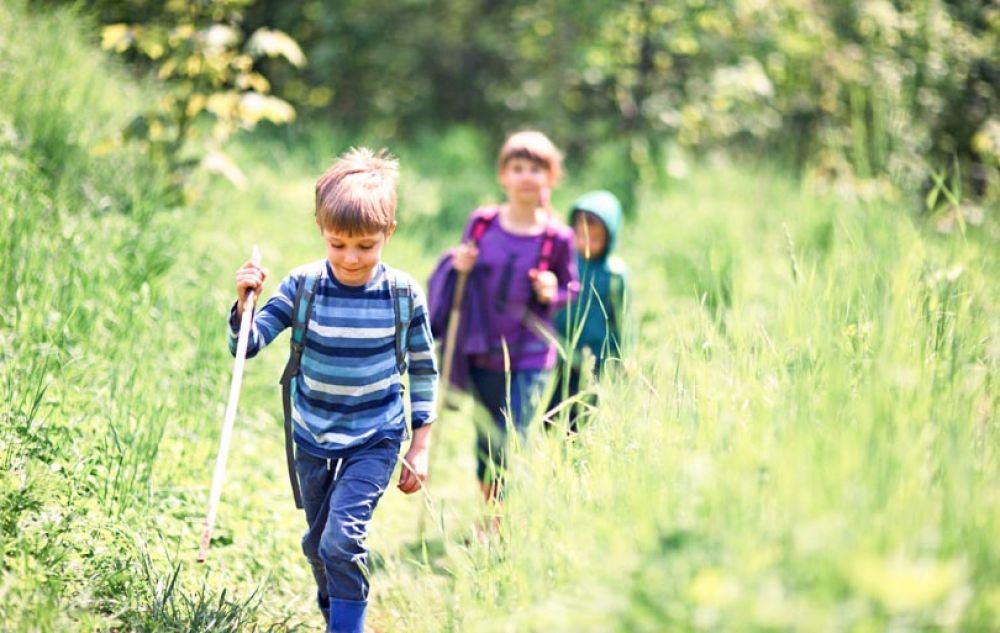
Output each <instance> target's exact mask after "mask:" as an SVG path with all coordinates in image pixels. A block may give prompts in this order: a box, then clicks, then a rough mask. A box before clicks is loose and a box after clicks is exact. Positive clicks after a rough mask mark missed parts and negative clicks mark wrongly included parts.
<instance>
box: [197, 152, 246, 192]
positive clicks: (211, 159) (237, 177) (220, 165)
mask: <svg viewBox="0 0 1000 633" xmlns="http://www.w3.org/2000/svg"><path fill="white" fill-rule="evenodd" d="M201 168H202V169H204V170H205V171H206V172H208V173H210V174H219V175H220V176H222V177H223V178H225V179H226V180H228V181H229V182H231V183H232V184H233V186H234V187H236V188H237V189H243V188H244V187H246V185H247V178H246V176H244V175H243V171H242V170H240V168H239V167H238V166H237V165H236V163H235V162H233V160H232V159H231V158H229V157H228V156H226V155H225V154H223V153H222V152H220V151H218V150H213V151H210V152H209V153H208V154H206V155H205V157H204V158H202V159H201Z"/></svg>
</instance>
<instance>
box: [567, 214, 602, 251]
mask: <svg viewBox="0 0 1000 633" xmlns="http://www.w3.org/2000/svg"><path fill="white" fill-rule="evenodd" d="M573 230H574V231H575V232H576V250H577V251H578V252H579V253H580V254H581V255H583V257H584V259H593V258H594V257H600V256H601V255H603V254H604V249H605V248H607V247H608V228H607V227H606V226H604V222H601V220H600V219H598V218H596V217H594V216H593V215H591V214H589V213H586V212H579V211H578V212H577V214H576V217H575V218H574V219H573Z"/></svg>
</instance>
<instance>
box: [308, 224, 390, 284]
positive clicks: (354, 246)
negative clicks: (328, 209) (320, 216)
mask: <svg viewBox="0 0 1000 633" xmlns="http://www.w3.org/2000/svg"><path fill="white" fill-rule="evenodd" d="M320 230H321V232H322V234H323V240H324V241H325V242H326V258H327V260H329V262H330V267H331V268H333V274H334V276H336V277H337V281H339V282H340V283H342V284H344V285H346V286H363V285H364V284H366V283H368V282H369V281H371V278H372V275H374V274H375V266H377V265H378V263H379V261H380V260H381V259H382V249H383V248H384V247H385V244H386V242H388V241H389V237H390V236H391V235H392V232H393V231H395V230H396V223H395V222H393V223H392V224H390V225H389V228H388V229H386V230H385V232H382V231H376V232H375V233H368V234H365V235H348V234H347V233H343V232H341V231H336V230H333V229H327V228H323V227H320Z"/></svg>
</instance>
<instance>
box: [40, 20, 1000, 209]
mask: <svg viewBox="0 0 1000 633" xmlns="http://www.w3.org/2000/svg"><path fill="white" fill-rule="evenodd" d="M53 3H54V4H60V3H63V2H62V1H61V0H48V2H44V3H40V4H41V6H44V5H46V4H53ZM83 4H84V5H85V6H87V7H88V9H90V10H92V11H94V12H96V14H97V15H98V16H99V19H100V21H101V22H102V23H103V24H105V25H118V26H116V27H114V28H113V29H110V30H105V32H104V33H105V46H106V47H108V48H113V49H115V50H118V51H119V52H123V53H125V54H127V55H128V56H129V58H130V59H132V60H133V61H135V62H136V63H137V66H138V67H139V68H150V69H156V70H158V73H159V76H160V77H161V78H165V79H170V80H173V81H174V84H175V86H179V87H178V88H175V90H174V93H173V94H172V95H171V96H169V97H167V103H166V108H167V110H170V109H171V108H173V110H174V111H175V113H176V114H175V116H174V120H173V122H168V121H165V120H164V119H165V118H168V117H164V116H162V112H161V114H160V118H159V120H158V122H156V123H155V124H154V128H156V127H157V126H159V127H160V128H161V131H160V133H161V134H166V136H167V137H169V138H172V139H176V136H177V133H178V131H179V132H180V133H181V134H183V133H184V131H185V128H186V127H187V126H188V125H189V123H190V119H192V118H196V117H197V116H198V115H199V114H202V113H204V115H205V116H215V117H216V119H219V120H222V121H223V123H221V124H220V123H217V127H221V128H225V129H229V128H232V127H233V126H234V125H235V126H238V125H240V124H243V125H246V124H251V125H252V124H253V123H255V122H256V121H257V120H260V119H269V120H271V121H274V122H284V121H288V120H289V119H291V118H292V116H294V112H292V111H291V110H290V109H289V108H288V107H286V104H291V105H292V106H294V109H295V111H297V112H298V113H299V114H300V116H304V117H305V118H306V119H307V120H309V121H324V122H328V123H329V124H331V125H333V126H336V127H338V128H342V129H347V130H356V131H363V133H364V134H365V135H366V138H372V137H373V136H374V137H376V138H380V139H385V140H392V141H395V142H402V141H406V140H412V139H414V138H418V137H420V136H421V135H425V134H427V133H428V131H440V130H443V129H447V128H449V127H450V126H453V125H455V124H459V123H460V124H467V125H470V126H472V127H473V128H474V129H476V130H477V131H479V132H480V133H482V134H483V135H484V137H485V139H486V143H485V145H486V146H487V147H490V148H492V147H495V146H497V144H498V142H499V139H500V138H501V137H502V135H503V134H505V133H508V132H510V131H511V130H513V129H515V128H518V127H522V126H537V127H539V128H541V129H543V130H545V131H546V132H548V133H549V134H551V135H552V136H553V138H554V139H556V141H557V142H558V143H559V144H560V145H561V146H563V147H565V148H566V149H567V151H568V154H569V157H570V160H571V164H577V165H579V164H581V163H584V162H586V161H588V160H590V161H597V162H602V163H604V164H615V163H617V164H620V165H621V166H622V167H624V168H619V169H613V170H607V171H608V173H607V177H606V178H607V182H605V183H604V184H605V186H608V187H610V188H611V189H613V190H614V191H616V193H618V194H619V195H621V196H622V197H623V198H625V199H626V202H627V204H626V207H628V208H630V209H631V208H632V207H633V206H634V205H633V204H632V202H634V201H635V195H634V194H635V193H636V191H637V184H638V183H639V182H640V181H643V182H649V181H652V182H660V183H662V181H663V180H664V179H667V178H669V177H670V175H671V174H673V175H683V173H684V172H685V170H686V169H687V168H688V161H687V160H685V159H684V157H687V156H690V155H691V154H695V155H697V154H704V153H706V152H712V151H715V150H719V149H725V150H729V151H730V152H735V153H744V154H749V155H751V156H755V157H756V156H760V155H766V156H768V157H769V158H770V159H772V160H776V161H779V162H781V163H782V164H783V165H785V166H788V167H791V168H793V169H794V170H796V171H797V172H798V173H802V174H806V175H808V176H810V177H815V178H817V179H818V180H820V181H821V182H826V183H835V184H837V185H846V186H849V187H851V188H852V189H854V190H856V191H861V192H867V193H870V194H876V195H881V194H890V195H894V194H897V193H898V192H900V191H910V192H921V193H922V194H924V195H923V196H921V198H922V199H921V200H915V201H913V202H915V203H918V204H920V205H921V206H927V202H928V200H929V202H930V206H936V203H937V201H938V200H941V199H943V198H942V197H941V196H938V195H937V194H939V193H940V189H941V188H942V186H944V185H946V186H947V187H948V188H949V189H950V190H952V191H959V190H961V191H964V192H965V194H966V195H971V196H972V197H977V198H981V197H983V196H988V195H991V194H995V192H996V190H997V183H998V177H997V173H998V172H997V166H998V158H1000V108H998V105H1000V62H998V60H1000V6H998V5H997V3H996V2H993V1H991V0H951V1H946V0H916V1H912V2H911V1H905V2H904V1H901V0H897V1H891V0H866V1H857V2H839V1H837V2H831V1H828V0H770V1H763V0H685V1H683V2H656V1H655V0H616V1H607V0H595V1H590V2H586V3H580V2H574V1H570V0H544V1H541V2H509V1H508V2H504V1H497V0H407V1H405V2H399V1H397V0H344V1H342V2H337V3H335V4H329V3H323V2H321V1H319V0H280V1H279V0H257V1H253V0H200V1H198V2H192V1H186V0H170V1H167V2H162V1H160V0H126V1H121V0H93V1H92V2H86V3H83ZM122 25H131V26H132V27H139V29H145V32H144V33H143V32H141V31H140V32H138V33H137V32H136V31H135V30H133V31H132V32H131V34H130V35H128V36H126V35H123V33H124V31H123V30H122V29H123V26H122ZM129 37H131V38H132V39H131V41H130V40H129ZM244 42H245V43H246V46H245V47H244V51H245V53H237V52H234V51H232V50H230V53H229V55H230V57H229V58H228V59H227V58H226V57H225V54H224V53H225V51H224V50H223V49H235V48H237V47H238V45H241V44H243V43H244ZM262 42H264V43H266V46H263V47H262V46H261V43H262ZM199 56H200V57H201V58H202V59H201V60H200V61H203V62H205V63H199V61H195V62H191V61H190V60H191V59H193V58H195V57H199ZM289 62H291V63H289ZM208 89H211V90H212V91H216V92H218V91H223V90H225V91H227V92H226V94H227V95H228V96H227V97H226V98H220V97H216V98H215V99H214V100H213V99H210V98H209V97H210V96H211V95H210V94H208V92H209V90H208ZM268 92H270V93H273V95H275V96H269V97H267V98H266V99H265V98H261V97H260V95H258V94H257V93H260V94H265V93H268ZM248 93H252V94H253V95H254V97H253V98H249V99H248V98H247V96H246V95H247V94H248ZM234 95H236V96H234ZM237 96H242V99H243V101H244V104H243V105H244V108H243V114H242V115H238V114H235V113H236V111H237V110H238V109H239V107H238V99H237ZM277 98H280V100H279V99H277ZM164 126H166V127H172V132H163V131H162V127H164ZM139 127H140V128H141V129H144V126H139ZM145 127H148V126H145ZM134 131H135V130H133V132H134ZM155 133H156V132H155V131H154V132H151V133H150V135H154V134H155ZM217 136H219V135H217ZM203 151H206V152H207V151H208V150H203ZM935 183H936V184H935ZM963 185H964V187H963ZM928 194H929V195H928Z"/></svg>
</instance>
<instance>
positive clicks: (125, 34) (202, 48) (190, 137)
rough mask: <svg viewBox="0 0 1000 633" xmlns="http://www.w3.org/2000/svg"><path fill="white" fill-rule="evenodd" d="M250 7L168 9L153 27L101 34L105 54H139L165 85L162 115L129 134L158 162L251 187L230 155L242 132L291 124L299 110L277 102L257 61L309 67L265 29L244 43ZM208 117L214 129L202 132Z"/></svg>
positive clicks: (221, 0) (243, 0)
mask: <svg viewBox="0 0 1000 633" xmlns="http://www.w3.org/2000/svg"><path fill="white" fill-rule="evenodd" d="M249 1H250V0H211V1H210V2H183V1H174V2H168V3H167V4H166V6H165V8H164V10H163V13H162V15H160V16H158V18H157V19H156V20H155V21H151V22H149V23H139V24H126V23H116V24H110V25H108V26H105V27H104V28H103V29H102V32H101V46H102V47H103V48H104V49H107V50H112V51H114V52H116V53H119V54H125V53H131V54H133V55H134V56H135V57H139V58H142V59H143V60H145V61H146V62H147V63H149V64H150V65H151V66H152V67H153V68H155V71H156V76H157V78H158V79H160V80H161V81H163V82H164V83H165V89H164V94H163V95H162V97H161V98H160V100H159V102H158V103H157V104H156V106H155V107H153V108H151V109H150V110H148V111H147V112H145V113H143V114H141V115H140V116H137V117H136V118H135V119H133V120H132V122H131V123H130V124H129V125H128V126H127V127H126V128H125V132H124V135H125V138H126V139H134V140H137V141H139V142H140V143H141V144H142V147H143V148H144V149H145V150H146V151H147V152H148V153H149V154H150V155H151V156H153V157H154V159H157V160H161V161H164V162H166V163H167V164H169V165H170V166H171V168H173V169H174V170H179V169H182V168H186V167H189V166H191V165H192V164H194V163H198V162H200V164H201V166H202V167H204V168H205V169H207V170H209V171H212V172H217V173H220V174H222V175H223V176H225V177H226V178H228V179H229V180H230V181H232V182H233V183H234V184H236V185H238V186H242V185H243V184H245V182H244V178H243V175H242V173H241V172H240V170H239V168H238V167H237V166H236V165H235V164H234V163H232V161H231V160H229V159H228V157H226V155H225V154H224V153H223V152H222V147H223V146H224V144H225V142H226V141H227V140H228V139H229V137H230V136H231V135H232V134H233V133H234V132H236V131H237V130H239V129H252V128H253V127H254V126H256V125H257V123H259V122H260V121H269V122H271V123H274V124H279V125H280V124H284V123H288V122H290V121H292V120H294V118H295V109H294V108H293V107H292V106H291V104H289V103H288V102H287V101H285V100H283V99H280V98H278V97H275V96H273V95H270V94H269V93H270V91H271V85H270V82H268V80H267V79H266V78H265V77H264V75H262V74H261V73H259V72H257V71H256V70H254V65H255V63H256V61H257V60H259V59H261V58H265V57H270V58H275V57H281V58H284V59H285V60H286V61H288V62H290V63H291V64H292V65H293V66H296V67H299V66H302V65H303V64H305V56H304V55H303V54H302V51H301V49H300V48H299V46H298V44H296V42H295V41H294V40H292V39H291V38H290V37H288V35H286V34H285V33H283V32H281V31H276V30H272V29H268V28H263V27H262V28H259V29H257V30H256V31H254V33H253V34H252V35H251V36H250V37H249V39H247V40H246V42H244V41H243V39H244V36H243V31H242V30H241V23H242V19H243V18H242V10H243V9H244V8H245V7H246V5H247V4H248V3H249ZM199 117H207V118H209V119H210V120H211V121H212V123H211V125H210V126H209V127H207V129H206V126H199Z"/></svg>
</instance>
